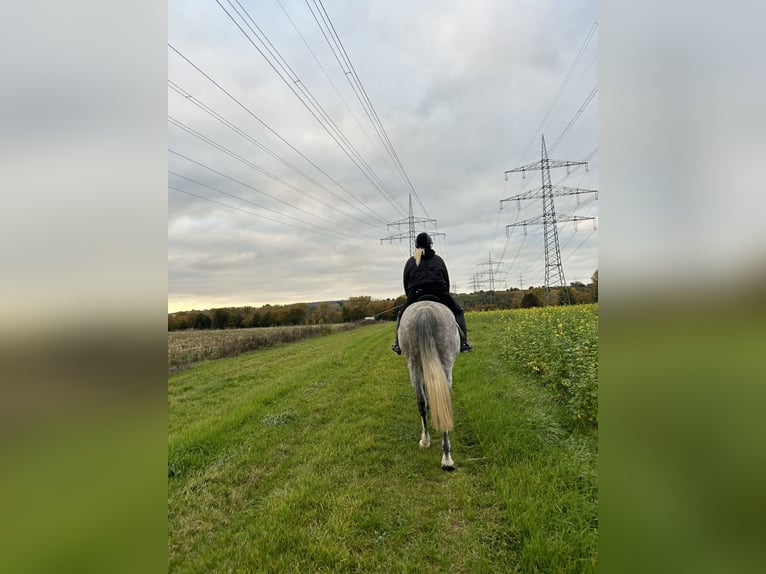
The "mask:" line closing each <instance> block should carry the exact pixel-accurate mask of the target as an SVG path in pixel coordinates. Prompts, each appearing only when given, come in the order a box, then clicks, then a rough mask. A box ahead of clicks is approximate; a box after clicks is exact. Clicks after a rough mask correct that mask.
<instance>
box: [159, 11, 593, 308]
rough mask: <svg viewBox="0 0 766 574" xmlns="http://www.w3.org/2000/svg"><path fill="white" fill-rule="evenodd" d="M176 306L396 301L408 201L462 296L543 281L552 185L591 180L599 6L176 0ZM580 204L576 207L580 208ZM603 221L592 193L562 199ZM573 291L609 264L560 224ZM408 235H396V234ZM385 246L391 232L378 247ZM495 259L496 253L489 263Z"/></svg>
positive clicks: (579, 230)
mask: <svg viewBox="0 0 766 574" xmlns="http://www.w3.org/2000/svg"><path fill="white" fill-rule="evenodd" d="M168 10H169V12H168V16H169V20H168V42H169V44H170V46H169V47H168V80H169V81H168V148H169V149H168V172H169V173H168V192H167V193H168V309H169V311H171V312H172V311H178V310H187V309H205V308H212V307H218V306H239V305H263V304H266V303H270V304H279V303H292V302H304V301H305V302H309V301H322V300H332V299H345V298H348V297H351V296H358V295H370V296H372V297H375V298H386V297H396V296H398V295H400V294H402V293H403V288H402V285H401V271H402V267H403V265H404V262H405V260H406V258H407V257H408V256H409V240H408V239H406V235H407V231H408V228H407V226H406V225H402V226H396V225H389V224H392V223H396V222H406V220H407V217H408V215H409V204H408V202H409V198H410V197H411V198H412V207H413V212H414V217H415V218H416V219H418V220H424V219H428V220H435V221H434V222H424V223H419V224H417V225H416V231H417V232H420V231H423V230H425V231H430V232H438V233H443V234H444V236H441V235H437V236H436V237H435V241H434V248H435V249H436V251H437V253H439V254H441V255H442V256H443V257H444V258H445V260H446V262H447V266H448V268H449V271H450V276H451V279H452V283H453V285H452V288H453V291H457V292H471V291H474V290H475V288H477V287H478V288H480V289H482V288H483V289H487V288H489V279H490V273H489V270H490V269H492V270H493V277H494V282H495V288H496V289H504V288H507V287H528V286H529V285H534V286H539V285H542V284H543V283H544V277H545V265H544V262H545V259H544V243H543V226H542V225H528V226H527V227H526V233H525V232H524V227H522V226H514V227H510V228H507V227H506V226H508V225H511V224H514V223H519V222H522V221H524V220H529V219H534V218H539V217H540V216H541V215H542V202H541V200H539V199H529V200H525V201H521V202H516V201H508V202H501V200H503V199H505V198H508V197H512V196H515V195H519V194H522V193H525V192H529V191H533V190H534V189H535V188H538V187H540V186H541V184H542V182H541V174H540V172H539V171H536V172H529V173H527V174H526V178H522V176H521V174H510V175H509V177H508V178H507V180H506V178H505V176H504V172H505V171H506V170H510V169H513V168H515V167H518V166H521V165H524V164H531V163H534V162H536V161H539V160H540V154H541V136H542V135H544V136H545V140H546V145H547V149H548V153H549V157H550V158H551V159H558V160H569V161H584V160H587V161H588V164H589V165H588V168H589V169H588V170H587V171H586V170H585V169H584V168H576V169H572V170H571V172H570V173H569V174H567V170H566V169H557V170H552V171H551V180H552V183H553V184H554V185H561V186H568V187H577V188H584V189H598V176H599V153H598V137H597V136H598V65H599V62H598V58H597V54H598V36H599V28H598V23H597V16H598V14H597V5H596V2H590V1H588V2H577V3H572V2H564V3H562V2H552V1H540V0H526V1H523V0H496V1H494V0H486V1H482V2H468V1H454V2H444V1H441V0H427V1H419V2H409V1H407V2H405V1H400V0H389V1H386V2H373V1H366V0H360V1H354V2H349V1H345V2H342V1H340V0H322V2H319V0H305V1H304V0H239V2H237V0H231V2H229V1H228V0H220V3H219V2H217V1H216V0H209V1H195V0H192V1H181V0H171V2H170V3H169V6H168ZM578 197H579V201H578V200H577V199H578ZM555 206H556V213H557V215H559V216H562V218H563V216H564V215H578V216H581V217H597V216H598V201H597V200H596V199H595V197H594V194H584V195H581V196H577V197H576V196H561V197H557V198H556V202H555ZM558 234H559V243H560V246H561V258H562V262H563V269H564V273H565V277H566V280H567V282H571V281H582V282H584V283H587V282H589V280H590V277H591V275H592V273H593V271H594V270H595V269H596V268H597V267H598V230H597V226H595V225H594V222H592V221H583V222H579V223H578V224H577V226H575V224H573V223H563V222H562V223H560V224H559V227H558ZM402 235H403V236H405V239H396V237H399V236H402ZM390 237H393V238H395V239H393V240H392V241H381V240H382V239H384V238H390ZM490 261H491V262H492V263H491V264H490Z"/></svg>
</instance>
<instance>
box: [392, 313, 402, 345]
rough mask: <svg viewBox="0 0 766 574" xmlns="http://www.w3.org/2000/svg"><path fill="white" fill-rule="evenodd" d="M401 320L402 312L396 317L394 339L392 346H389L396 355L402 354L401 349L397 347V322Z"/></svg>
mask: <svg viewBox="0 0 766 574" xmlns="http://www.w3.org/2000/svg"><path fill="white" fill-rule="evenodd" d="M401 319H402V312H401V311H399V313H398V314H397V315H396V335H395V338H394V344H393V345H391V350H392V351H393V352H394V353H396V354H397V355H401V354H402V349H401V348H400V347H399V321H401Z"/></svg>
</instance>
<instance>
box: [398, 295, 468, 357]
mask: <svg viewBox="0 0 766 574" xmlns="http://www.w3.org/2000/svg"><path fill="white" fill-rule="evenodd" d="M423 335H425V336H428V337H433V340H434V344H435V345H436V348H437V349H438V350H439V354H440V355H442V359H447V361H446V362H449V364H451V363H452V361H454V359H455V356H456V355H457V353H458V352H459V348H460V337H459V335H458V333H457V324H456V323H455V315H454V314H453V313H452V311H450V309H449V307H447V306H446V305H443V304H441V303H437V302H435V301H418V302H416V303H413V304H412V305H410V306H408V307H407V308H406V309H405V310H404V313H403V314H402V320H401V323H400V325H399V341H400V344H401V347H402V352H403V353H404V354H405V356H412V355H414V354H418V352H419V350H420V347H419V344H418V337H419V336H423Z"/></svg>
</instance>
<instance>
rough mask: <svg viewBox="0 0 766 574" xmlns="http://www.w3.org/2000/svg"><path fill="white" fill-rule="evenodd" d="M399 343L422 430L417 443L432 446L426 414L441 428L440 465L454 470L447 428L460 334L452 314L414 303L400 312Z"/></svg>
mask: <svg viewBox="0 0 766 574" xmlns="http://www.w3.org/2000/svg"><path fill="white" fill-rule="evenodd" d="M399 345H400V346H401V348H402V354H403V355H404V357H405V359H407V367H408V368H409V370H410V380H411V381H412V386H413V388H414V389H415V393H416V394H417V399H418V410H419V411H420V422H421V425H422V433H421V435H420V446H421V447H423V448H428V447H429V446H431V437H430V435H429V434H428V421H427V419H426V413H427V412H428V411H430V412H431V424H432V425H433V427H434V428H435V429H436V430H437V431H442V432H443V433H444V434H443V435H442V468H443V469H444V470H455V463H454V461H453V460H452V455H451V452H450V451H451V446H450V442H449V431H451V430H452V399H451V397H450V390H451V389H452V365H453V364H454V362H455V357H457V354H458V353H459V352H460V334H459V333H458V327H457V323H456V322H455V315H453V313H452V311H450V310H449V308H447V307H446V306H444V305H442V304H441V303H436V302H434V301H419V302H417V303H413V304H412V305H410V306H409V307H407V309H405V311H404V313H403V314H402V319H401V323H400V324H399Z"/></svg>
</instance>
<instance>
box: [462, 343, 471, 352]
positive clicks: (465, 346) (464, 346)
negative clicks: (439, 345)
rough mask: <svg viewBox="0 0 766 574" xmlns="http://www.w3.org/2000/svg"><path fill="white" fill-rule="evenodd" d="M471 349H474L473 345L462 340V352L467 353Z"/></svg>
mask: <svg viewBox="0 0 766 574" xmlns="http://www.w3.org/2000/svg"><path fill="white" fill-rule="evenodd" d="M469 351H473V345H471V343H469V342H468V341H461V342H460V352H461V353H467V352H469Z"/></svg>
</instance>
